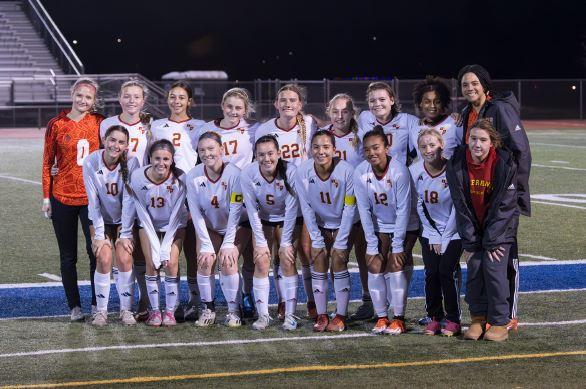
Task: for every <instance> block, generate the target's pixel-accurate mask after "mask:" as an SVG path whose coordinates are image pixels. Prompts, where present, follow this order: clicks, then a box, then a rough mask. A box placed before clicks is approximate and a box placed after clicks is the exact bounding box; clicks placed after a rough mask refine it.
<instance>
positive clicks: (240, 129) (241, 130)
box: [236, 128, 246, 134]
mask: <svg viewBox="0 0 586 389" xmlns="http://www.w3.org/2000/svg"><path fill="white" fill-rule="evenodd" d="M236 131H240V133H241V134H244V131H246V128H239V129H237V130H236Z"/></svg>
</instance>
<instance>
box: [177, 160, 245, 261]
mask: <svg viewBox="0 0 586 389" xmlns="http://www.w3.org/2000/svg"><path fill="white" fill-rule="evenodd" d="M187 203H188V204H189V211H190V212H191V218H192V219H193V224H194V226H195V232H196V233H197V236H198V237H199V239H200V241H201V250H200V251H201V252H206V253H214V252H215V251H214V246H213V245H212V241H211V239H210V236H209V233H208V229H210V230H212V231H215V232H217V233H218V234H221V235H224V241H223V242H222V248H228V247H231V248H233V247H235V246H234V239H235V238H236V227H237V226H238V223H239V221H240V215H241V213H242V204H243V196H242V190H241V189H240V169H238V167H236V166H234V165H232V164H231V163H228V164H224V170H223V171H222V175H221V176H220V177H219V178H218V179H217V180H216V181H212V180H211V179H210V178H209V177H208V175H207V173H206V167H205V165H204V164H199V165H197V166H196V167H195V169H192V170H191V171H190V172H189V174H188V175H187Z"/></svg>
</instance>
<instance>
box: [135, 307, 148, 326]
mask: <svg viewBox="0 0 586 389" xmlns="http://www.w3.org/2000/svg"><path fill="white" fill-rule="evenodd" d="M148 319H149V311H148V309H147V310H146V311H139V312H136V313H135V314H134V320H136V322H137V323H139V322H143V321H147V320H148Z"/></svg>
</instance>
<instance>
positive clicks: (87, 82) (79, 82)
mask: <svg viewBox="0 0 586 389" xmlns="http://www.w3.org/2000/svg"><path fill="white" fill-rule="evenodd" d="M82 85H88V86H90V87H92V88H94V104H93V105H92V107H91V108H90V112H97V110H98V108H101V107H102V101H101V100H100V99H98V91H99V89H100V87H99V85H98V83H97V82H96V81H94V80H93V79H91V78H89V77H81V78H78V79H77V80H76V81H75V82H74V83H73V85H72V86H71V96H73V93H74V92H75V90H76V89H77V88H78V87H80V86H82Z"/></svg>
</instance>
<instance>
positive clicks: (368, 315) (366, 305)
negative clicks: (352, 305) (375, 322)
mask: <svg viewBox="0 0 586 389" xmlns="http://www.w3.org/2000/svg"><path fill="white" fill-rule="evenodd" d="M373 316H374V307H373V306H372V301H364V302H363V303H362V305H361V306H359V307H358V309H357V310H356V312H354V313H353V314H352V315H350V318H349V319H350V320H351V321H362V320H370V319H372V317H373Z"/></svg>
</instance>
